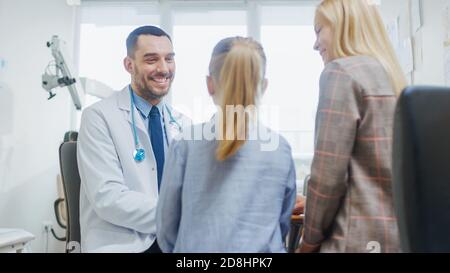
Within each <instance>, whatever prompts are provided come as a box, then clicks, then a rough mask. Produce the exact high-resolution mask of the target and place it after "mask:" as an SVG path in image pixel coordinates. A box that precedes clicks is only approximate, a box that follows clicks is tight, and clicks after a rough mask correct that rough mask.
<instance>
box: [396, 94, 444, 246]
mask: <svg viewBox="0 0 450 273" xmlns="http://www.w3.org/2000/svg"><path fill="white" fill-rule="evenodd" d="M393 188H394V202H395V207H396V212H397V217H398V225H399V230H400V239H401V243H402V249H403V251H405V252H450V88H440V87H426V86H416V87H410V88H407V89H405V91H404V92H403V94H402V95H401V96H400V98H399V101H398V104H397V109H396V113H395V126H394V142H393Z"/></svg>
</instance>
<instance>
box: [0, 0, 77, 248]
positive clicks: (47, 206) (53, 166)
mask: <svg viewBox="0 0 450 273" xmlns="http://www.w3.org/2000/svg"><path fill="white" fill-rule="evenodd" d="M74 14H75V13H74V8H73V7H69V6H68V5H67V4H66V1H65V0H40V1H34V0H0V37H1V40H0V60H1V59H4V60H5V61H6V65H5V67H4V68H3V69H1V68H0V86H1V87H0V228H5V227H7V228H22V229H25V230H27V231H29V232H31V233H33V234H34V235H35V236H36V240H34V241H33V242H32V243H31V250H32V251H33V252H43V251H45V238H44V237H45V236H44V232H43V228H42V222H43V221H45V220H50V221H52V222H53V225H54V226H55V227H56V226H57V224H56V221H55V216H54V213H53V201H54V200H55V199H56V198H57V194H56V175H57V174H58V173H59V163H58V147H59V144H60V142H61V141H62V139H63V136H64V133H65V132H66V131H67V130H69V128H70V121H71V117H72V114H71V111H72V110H71V108H72V105H71V100H70V96H69V95H68V92H67V89H61V90H59V92H58V95H57V96H56V97H55V98H54V99H53V100H51V101H48V100H47V94H46V93H45V92H44V90H43V89H42V87H41V81H40V77H41V74H42V73H43V71H44V69H45V67H46V65H47V63H48V62H49V61H50V60H51V59H52V57H51V54H50V50H49V49H48V48H47V47H46V42H47V41H48V40H49V39H50V38H51V36H52V35H53V34H58V35H59V36H60V37H61V38H62V39H64V40H65V41H67V44H68V47H67V48H68V50H69V52H73V33H74ZM56 231H57V233H58V234H59V235H64V233H63V230H61V229H59V228H57V229H56ZM49 238H50V240H49V242H50V243H49V246H48V250H49V251H50V252H61V251H63V250H64V246H63V244H62V243H60V242H57V241H56V240H55V239H53V238H52V237H51V235H50V237H49Z"/></svg>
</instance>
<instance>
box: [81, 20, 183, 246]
mask: <svg viewBox="0 0 450 273" xmlns="http://www.w3.org/2000/svg"><path fill="white" fill-rule="evenodd" d="M126 45H127V56H126V57H125V59H124V66H125V69H126V70H127V71H128V72H129V73H130V75H131V84H130V85H128V86H127V87H125V88H124V89H123V90H122V91H121V92H118V93H117V94H114V95H113V96H111V97H109V98H107V99H104V100H102V101H100V102H98V103H96V104H94V105H92V106H90V107H88V108H86V109H85V110H84V111H83V115H82V118H81V127H80V132H79V137H78V151H77V153H78V154H77V155H78V168H79V172H80V177H81V189H80V228H81V249H82V251H83V252H151V253H158V252H160V249H159V246H158V243H157V240H156V222H155V213H156V204H157V200H158V194H159V187H160V183H161V177H162V171H163V166H164V159H165V152H166V151H167V150H168V149H167V148H168V146H169V144H170V141H171V139H173V137H174V136H175V134H178V133H181V130H182V128H183V127H184V126H187V125H189V124H190V120H189V119H187V118H186V117H185V116H183V115H182V114H181V113H178V112H177V111H175V110H174V109H172V108H171V107H170V106H169V105H168V104H167V103H166V102H165V101H164V100H163V98H164V96H166V95H167V94H168V93H169V90H170V86H171V84H172V81H173V78H174V75H175V60H174V55H175V54H174V52H173V46H172V41H171V38H170V36H169V35H168V34H167V33H166V32H164V31H163V30H161V29H159V28H157V27H154V26H143V27H139V28H137V29H135V30H134V31H132V32H131V33H130V34H129V36H128V38H127V41H126Z"/></svg>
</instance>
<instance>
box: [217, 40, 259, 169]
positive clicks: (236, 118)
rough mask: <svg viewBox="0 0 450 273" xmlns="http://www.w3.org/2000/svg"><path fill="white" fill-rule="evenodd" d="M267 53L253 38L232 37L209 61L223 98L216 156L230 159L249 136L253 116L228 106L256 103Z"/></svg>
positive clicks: (220, 43) (221, 43)
mask: <svg viewBox="0 0 450 273" xmlns="http://www.w3.org/2000/svg"><path fill="white" fill-rule="evenodd" d="M265 70H266V55H265V54H264V50H263V48H262V46H261V44H259V43H258V42H257V41H255V40H253V39H251V38H243V37H230V38H225V39H223V40H221V41H220V42H219V43H218V44H217V45H216V46H215V47H214V50H213V53H212V56H211V61H210V64H209V75H210V76H211V77H212V79H213V81H214V82H215V83H216V86H217V89H218V90H217V91H218V92H219V95H218V96H219V97H220V99H221V101H220V102H219V105H220V107H221V109H222V116H221V117H220V118H219V122H220V124H219V127H218V128H219V135H220V140H219V141H218V146H217V149H216V159H217V160H219V161H223V160H226V159H227V158H229V157H231V156H232V155H234V154H235V153H236V152H237V151H238V150H239V149H240V148H241V146H242V145H243V144H244V143H245V141H246V139H247V137H248V123H249V121H250V120H249V117H250V116H249V115H250V114H251V113H248V112H246V111H245V115H242V113H239V111H238V112H236V111H231V113H229V112H230V111H229V110H228V109H230V108H233V109H239V108H241V109H246V108H247V107H248V106H255V105H256V104H257V101H258V99H259V97H260V96H261V93H262V88H263V82H264V74H265ZM243 117H245V119H244V121H243V120H240V119H243Z"/></svg>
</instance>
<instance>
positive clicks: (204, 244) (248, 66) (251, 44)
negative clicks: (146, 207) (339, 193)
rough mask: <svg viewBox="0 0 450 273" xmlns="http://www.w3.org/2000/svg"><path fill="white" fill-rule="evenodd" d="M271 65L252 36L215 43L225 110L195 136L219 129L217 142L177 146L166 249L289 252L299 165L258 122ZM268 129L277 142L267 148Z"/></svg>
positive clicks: (168, 180)
mask: <svg viewBox="0 0 450 273" xmlns="http://www.w3.org/2000/svg"><path fill="white" fill-rule="evenodd" d="M265 66H266V57H265V54H264V51H263V48H262V47H261V45H260V44H259V43H258V42H256V41H254V40H252V39H250V38H242V37H231V38H226V39H223V40H221V41H220V42H219V43H218V44H217V45H216V46H215V48H214V50H213V53H212V56H211V61H210V65H209V75H208V77H207V87H208V92H209V94H210V95H211V96H212V98H213V100H214V102H215V104H216V105H217V106H218V113H217V114H216V115H215V116H214V118H213V119H211V120H210V121H209V122H207V123H204V124H200V125H196V126H194V128H193V129H192V130H191V131H193V132H198V131H200V132H202V131H203V132H204V131H205V129H207V128H214V129H215V132H216V134H215V136H216V137H215V138H214V139H212V140H209V139H207V138H202V139H200V140H195V139H194V140H186V139H182V140H179V141H175V142H174V143H172V145H171V146H170V151H169V155H168V159H167V162H166V164H165V166H166V169H165V171H164V178H163V182H162V183H161V184H162V188H161V194H160V197H159V201H158V209H157V227H158V231H157V238H158V243H159V245H160V247H161V249H162V250H163V251H164V252H286V248H285V238H286V235H287V232H288V230H289V225H290V215H291V212H292V208H293V206H294V202H295V196H296V185H295V168H294V163H293V159H292V155H291V148H290V146H289V144H288V143H287V141H286V140H285V139H284V138H282V137H281V136H279V135H277V134H275V133H273V132H272V131H270V130H269V129H267V128H266V127H264V126H263V125H262V124H260V123H259V122H258V119H257V106H258V101H259V100H260V98H261V96H262V95H263V92H264V90H265V88H266V86H267V81H266V79H265V78H264V75H265ZM261 131H266V132H267V131H268V132H270V134H268V133H265V135H271V137H272V138H277V139H278V141H277V142H276V143H277V145H275V146H272V147H270V148H271V149H265V148H264V145H263V144H264V143H263V142H264V140H262V139H261V138H259V137H258V134H259V133H260V132H261ZM266 148H267V147H266Z"/></svg>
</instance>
